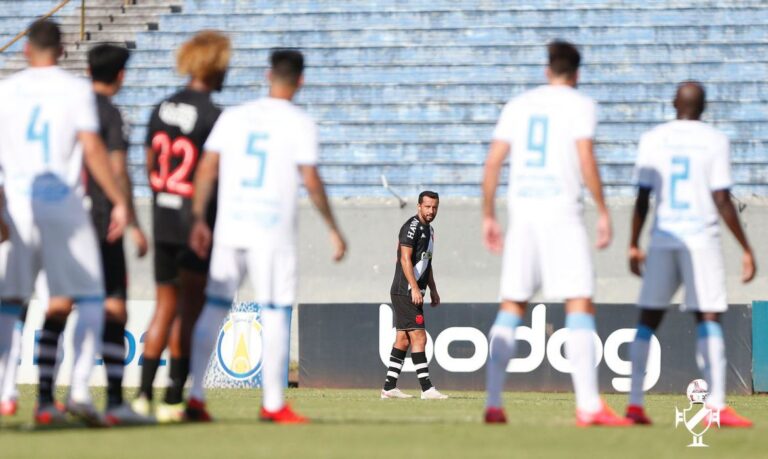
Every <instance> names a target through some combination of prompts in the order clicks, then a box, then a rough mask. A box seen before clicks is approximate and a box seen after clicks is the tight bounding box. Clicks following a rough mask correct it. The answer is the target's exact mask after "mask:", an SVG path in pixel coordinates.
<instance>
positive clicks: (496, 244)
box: [483, 140, 510, 253]
mask: <svg viewBox="0 0 768 459" xmlns="http://www.w3.org/2000/svg"><path fill="white" fill-rule="evenodd" d="M509 151H510V145H509V143H507V142H504V141H502V140H494V141H493V143H491V146H490V148H489V149H488V156H487V157H486V158H485V167H484V169H483V242H484V243H485V247H486V248H488V250H490V251H491V252H495V253H501V249H502V245H503V239H502V234H501V226H500V225H499V222H498V221H497V220H496V188H498V186H499V174H500V173H501V168H502V167H503V165H504V160H505V159H507V155H509Z"/></svg>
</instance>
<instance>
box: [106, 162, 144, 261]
mask: <svg viewBox="0 0 768 459" xmlns="http://www.w3.org/2000/svg"><path fill="white" fill-rule="evenodd" d="M109 164H110V166H111V167H112V173H113V174H114V175H115V177H116V178H117V184H118V185H119V186H120V189H121V190H122V191H123V194H125V196H126V199H127V201H128V213H129V222H130V223H129V225H130V226H131V236H132V237H133V242H134V244H136V248H137V249H138V252H139V257H143V256H144V255H146V254H147V250H149V244H148V243H147V238H146V236H145V235H144V231H142V229H141V226H139V220H138V218H137V217H136V206H135V205H134V202H133V184H132V183H131V177H130V175H128V154H127V153H126V152H125V150H114V151H112V152H110V153H109Z"/></svg>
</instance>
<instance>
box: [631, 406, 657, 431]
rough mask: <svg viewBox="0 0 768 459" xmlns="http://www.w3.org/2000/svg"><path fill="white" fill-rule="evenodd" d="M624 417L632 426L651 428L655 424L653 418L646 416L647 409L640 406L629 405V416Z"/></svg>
mask: <svg viewBox="0 0 768 459" xmlns="http://www.w3.org/2000/svg"><path fill="white" fill-rule="evenodd" d="M624 417H625V418H627V419H629V420H630V421H632V424H635V425H644V426H649V425H651V424H653V422H651V418H649V417H648V416H647V415H646V414H645V409H644V408H643V407H642V406H640V405H629V406H628V407H627V414H626V416H624Z"/></svg>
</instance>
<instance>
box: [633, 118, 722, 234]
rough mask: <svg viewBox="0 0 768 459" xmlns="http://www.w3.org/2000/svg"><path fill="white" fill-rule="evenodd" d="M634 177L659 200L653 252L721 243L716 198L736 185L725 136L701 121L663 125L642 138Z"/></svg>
mask: <svg viewBox="0 0 768 459" xmlns="http://www.w3.org/2000/svg"><path fill="white" fill-rule="evenodd" d="M635 177H636V182H637V185H639V186H641V187H646V188H650V189H651V190H652V193H653V195H654V196H655V199H656V203H655V208H654V213H655V218H654V223H653V229H652V232H651V246H652V247H701V246H708V245H712V244H718V243H719V235H720V226H719V223H718V218H719V215H718V212H717V208H716V206H715V202H714V200H713V198H712V192H713V191H717V190H725V189H729V188H730V187H731V186H732V185H733V181H732V179H731V164H730V154H729V142H728V137H726V135H725V134H723V133H722V132H720V131H719V130H717V129H715V128H714V127H712V126H709V125H707V124H706V123H703V122H701V121H692V120H675V121H670V122H668V123H664V124H662V125H659V126H657V127H655V128H653V129H651V130H650V131H648V132H646V133H645V134H643V136H642V137H641V138H640V145H639V147H638V153H637V162H636V165H635Z"/></svg>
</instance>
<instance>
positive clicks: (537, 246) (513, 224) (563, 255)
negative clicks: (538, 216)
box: [501, 218, 594, 302]
mask: <svg viewBox="0 0 768 459" xmlns="http://www.w3.org/2000/svg"><path fill="white" fill-rule="evenodd" d="M539 288H541V289H542V292H543V294H544V296H545V297H546V298H547V299H552V300H564V299H570V298H591V297H592V295H593V293H594V273H593V271H592V259H591V255H590V252H589V240H588V238H587V230H586V228H585V227H584V222H583V221H582V220H581V219H579V218H574V219H568V220H565V221H562V222H559V223H553V222H533V221H526V220H525V219H522V218H520V219H515V218H513V219H512V220H511V221H510V224H509V228H508V230H507V236H506V239H505V241H504V260H503V262H502V269H501V299H502V300H511V301H520V302H522V301H529V300H530V299H531V297H533V295H534V294H535V293H536V291H538V290H539Z"/></svg>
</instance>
